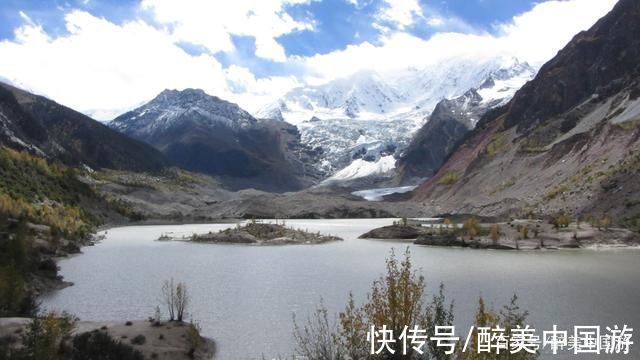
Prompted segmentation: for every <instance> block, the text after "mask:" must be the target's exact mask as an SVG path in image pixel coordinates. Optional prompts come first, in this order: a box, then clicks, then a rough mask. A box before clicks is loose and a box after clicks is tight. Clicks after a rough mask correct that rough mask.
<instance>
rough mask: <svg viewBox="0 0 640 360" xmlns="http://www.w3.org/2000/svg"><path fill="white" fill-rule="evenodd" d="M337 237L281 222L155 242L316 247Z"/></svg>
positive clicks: (260, 223)
mask: <svg viewBox="0 0 640 360" xmlns="http://www.w3.org/2000/svg"><path fill="white" fill-rule="evenodd" d="M342 240H343V239H342V238H340V237H337V236H332V235H324V234H321V233H320V232H316V233H313V232H309V231H308V230H302V229H295V228H293V227H288V226H287V225H286V222H285V221H284V220H281V221H280V223H278V220H276V223H275V224H272V223H262V222H258V221H256V220H251V221H250V222H248V223H247V224H244V225H241V224H237V225H236V227H233V228H228V229H224V230H220V231H218V232H212V231H210V232H208V233H205V234H193V235H191V236H186V237H185V236H171V235H169V234H163V235H161V236H160V238H158V241H190V242H196V243H207V244H247V245H256V246H264V245H316V244H324V243H328V242H334V241H342Z"/></svg>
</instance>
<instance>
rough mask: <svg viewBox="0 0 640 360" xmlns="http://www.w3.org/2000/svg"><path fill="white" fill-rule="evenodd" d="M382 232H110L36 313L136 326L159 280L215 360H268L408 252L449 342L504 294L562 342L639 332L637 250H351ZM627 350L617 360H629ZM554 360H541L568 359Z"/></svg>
mask: <svg viewBox="0 0 640 360" xmlns="http://www.w3.org/2000/svg"><path fill="white" fill-rule="evenodd" d="M392 221H393V219H375V220H371V219H367V220H290V221H288V222H287V225H292V226H294V227H297V228H301V229H308V230H309V231H314V232H315V231H321V232H323V233H330V234H334V235H338V236H340V237H342V238H344V239H345V241H342V242H335V243H330V244H322V245H312V246H308V245H294V246H273V247H257V246H246V245H213V244H195V243H186V242H158V241H155V239H157V238H158V237H159V236H160V235H161V234H162V233H167V232H173V233H175V234H185V235H190V234H192V233H202V232H208V231H210V230H211V231H217V230H219V229H223V228H226V227H229V226H235V225H232V224H231V225H230V224H214V225H202V224H198V225H169V226H131V227H122V228H116V229H110V230H109V231H108V233H107V237H106V239H105V240H103V241H102V242H100V243H99V244H97V245H96V246H93V247H87V248H84V249H83V252H84V254H82V255H77V256H73V257H70V258H66V259H63V260H61V261H60V266H61V274H62V275H63V276H64V277H65V280H67V281H71V282H73V283H74V284H75V285H74V286H71V287H68V288H65V289H63V290H60V291H56V292H54V293H52V294H50V295H48V296H47V297H45V298H44V299H43V306H44V307H45V308H47V309H59V310H67V311H69V312H72V313H74V314H76V315H77V316H79V317H80V318H81V319H86V320H123V321H124V320H126V319H146V318H147V317H149V316H152V315H153V313H154V310H155V307H156V305H159V304H160V293H161V287H162V283H163V281H164V280H165V279H169V278H174V279H175V280H176V281H185V282H186V283H187V285H188V288H189V291H190V293H191V298H192V303H191V308H190V314H191V315H192V317H193V318H194V319H197V320H199V321H200V322H201V325H202V327H203V330H204V334H205V335H207V336H209V337H212V338H214V339H215V340H216V342H217V345H218V353H217V356H216V358H218V359H255V358H261V356H262V355H263V354H264V355H265V356H266V358H272V357H274V356H277V355H286V354H291V352H292V348H293V345H292V341H291V338H292V335H291V333H292V331H291V329H292V314H294V313H295V314H297V316H298V318H299V319H303V318H305V317H306V316H307V314H309V313H310V312H311V311H313V309H314V308H315V307H316V305H317V304H318V303H319V301H320V298H323V300H324V303H325V305H326V306H327V307H328V308H329V309H330V310H331V311H332V312H337V311H340V310H342V309H343V307H344V305H345V304H346V301H347V297H348V293H349V291H352V292H353V293H354V295H355V297H356V300H358V301H362V300H364V299H365V298H366V293H367V291H368V289H369V288H370V286H371V282H372V281H373V280H375V279H376V278H377V277H378V276H379V275H380V274H381V273H382V272H383V271H384V260H385V257H386V256H387V255H388V254H389V251H390V250H391V249H392V248H395V249H396V250H397V252H402V251H403V250H404V249H405V248H406V247H407V246H409V247H410V248H411V254H412V257H413V262H414V265H415V266H416V267H419V268H420V269H421V271H422V273H423V274H424V275H425V277H426V279H427V292H428V297H429V298H430V297H431V294H432V293H433V292H434V291H435V290H437V287H438V284H439V283H440V282H444V283H445V286H446V295H447V297H448V298H449V299H455V313H456V321H455V323H456V325H457V326H459V327H466V329H460V330H459V332H462V333H465V331H467V330H468V326H469V325H470V323H471V320H472V317H473V314H474V313H475V310H476V307H477V301H478V297H479V296H480V295H482V296H483V297H484V298H485V300H486V301H487V302H488V303H489V304H492V305H494V306H495V307H499V306H502V305H504V304H506V303H507V302H508V301H509V299H510V297H511V295H512V294H513V293H514V292H515V293H517V294H518V296H519V298H520V305H521V307H522V308H525V309H527V310H529V312H530V316H529V323H530V324H531V325H532V326H533V327H535V328H536V329H538V330H539V331H540V332H541V331H542V330H550V329H551V326H552V325H553V324H557V325H558V326H559V327H560V328H561V329H562V328H565V329H569V330H571V331H572V330H573V326H574V325H601V326H603V327H604V326H608V325H614V324H619V325H622V324H628V325H630V326H631V327H635V328H638V327H640V311H639V310H638V309H639V308H638V307H639V305H640V282H639V279H640V251H639V250H634V249H629V250H606V251H596V250H563V251H542V252H534V251H531V252H507V251H490V250H471V249H457V248H435V247H424V246H416V245H412V244H411V243H410V242H400V241H379V240H363V239H357V237H358V236H359V235H360V234H362V233H364V232H366V231H368V230H371V229H372V228H375V227H378V226H383V225H388V224H391V223H392ZM163 311H164V309H163ZM465 334H466V333H465ZM634 338H636V336H634ZM638 347H640V344H639V345H638V346H636V347H634V348H633V353H634V355H631V356H630V357H629V358H639V357H640V352H639V351H638ZM563 354H564V355H565V356H563V357H561V356H556V357H552V358H554V359H555V358H574V357H573V356H572V355H571V354H570V353H568V352H567V353H563ZM544 357H545V358H547V356H544ZM603 357H604V358H606V356H603ZM581 358H582V357H581Z"/></svg>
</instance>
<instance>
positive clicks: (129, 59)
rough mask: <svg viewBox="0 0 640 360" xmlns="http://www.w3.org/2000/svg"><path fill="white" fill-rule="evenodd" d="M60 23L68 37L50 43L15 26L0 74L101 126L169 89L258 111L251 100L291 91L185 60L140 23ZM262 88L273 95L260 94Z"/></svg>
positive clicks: (75, 18) (211, 63) (213, 63)
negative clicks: (188, 90) (195, 91)
mask: <svg viewBox="0 0 640 360" xmlns="http://www.w3.org/2000/svg"><path fill="white" fill-rule="evenodd" d="M25 16H26V15H25ZM65 23H66V28H67V31H68V32H69V33H68V34H67V35H65V36H61V37H57V38H55V39H52V38H50V37H49V36H48V35H47V34H46V33H45V32H44V31H43V29H42V27H41V26H39V25H37V24H35V23H33V22H32V21H31V20H30V19H29V21H26V23H25V25H23V26H21V27H19V28H17V29H16V30H15V40H13V41H8V40H5V41H2V42H0V76H1V77H3V78H5V79H8V80H9V81H11V82H12V83H14V84H16V85H18V86H21V87H24V88H27V89H32V90H34V91H36V92H38V93H40V94H43V95H45V96H48V97H50V98H53V99H54V100H56V101H58V102H60V103H63V104H65V105H67V106H70V107H72V108H75V109H78V110H80V111H83V112H85V113H88V114H91V115H93V116H95V117H96V118H98V119H100V120H108V119H111V118H113V117H114V116H115V115H118V114H119V113H121V112H123V111H125V110H128V109H130V108H132V107H134V106H136V105H139V104H141V103H143V102H145V101H148V100H150V99H151V98H153V97H154V96H155V95H157V94H158V93H159V92H160V91H162V90H163V89H166V88H170V89H174V88H175V89H184V88H187V87H192V88H201V89H204V90H205V91H206V92H208V93H210V94H214V95H218V96H220V97H223V98H228V99H233V100H234V101H238V102H240V103H241V104H242V105H245V106H246V107H247V108H252V107H257V106H258V105H254V102H260V103H264V102H265V101H269V100H271V99H272V97H273V96H278V95H281V93H279V92H278V91H277V88H281V87H282V86H284V85H283V84H289V85H288V86H293V85H295V84H293V83H292V82H291V79H289V78H283V79H280V78H279V77H274V78H267V79H255V77H250V78H249V77H245V78H241V77H238V76H237V75H234V74H237V71H236V70H233V69H232V70H227V71H225V70H224V69H223V67H222V65H221V64H220V63H219V62H218V60H216V58H215V57H214V56H212V55H210V54H206V53H204V54H200V55H191V54H188V53H186V52H185V51H184V50H182V49H181V48H180V47H179V46H177V45H176V39H175V35H174V34H173V33H172V32H170V31H168V30H158V29H157V28H156V27H153V26H150V25H149V24H147V23H145V22H143V21H132V22H127V23H124V24H122V25H116V24H113V23H111V22H109V21H107V20H105V19H103V18H98V17H95V16H93V15H91V14H89V13H87V12H83V11H72V12H70V13H68V14H67V15H66V16H65ZM234 69H235V68H234ZM251 76H253V74H251ZM236 81H240V82H241V83H242V86H244V89H245V91H244V93H243V94H238V93H235V92H234V91H233V90H232V88H233V86H236V85H235V82H236ZM267 84H271V86H273V88H274V91H273V92H272V93H268V92H267V91H266V90H265V89H266V88H267V87H268V86H269V85H267ZM253 87H256V91H254V90H253ZM283 91H284V90H283ZM243 95H244V96H243Z"/></svg>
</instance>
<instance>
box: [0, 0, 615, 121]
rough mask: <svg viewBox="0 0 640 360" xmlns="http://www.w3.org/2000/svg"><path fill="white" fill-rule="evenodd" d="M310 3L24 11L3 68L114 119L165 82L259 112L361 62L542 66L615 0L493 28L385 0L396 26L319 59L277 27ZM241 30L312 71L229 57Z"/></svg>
mask: <svg viewBox="0 0 640 360" xmlns="http://www.w3.org/2000/svg"><path fill="white" fill-rule="evenodd" d="M309 1H312V0H261V1H250V0H234V2H233V6H231V4H225V5H224V6H220V3H219V2H213V1H205V0H183V1H180V2H176V1H172V0H143V1H142V3H141V7H140V11H142V12H144V13H145V14H146V15H149V17H145V19H147V20H142V19H138V20H133V21H127V22H124V23H120V24H115V23H113V22H110V21H108V20H106V19H104V18H100V17H97V16H94V15H92V14H90V13H87V12H84V11H78V10H75V11H70V12H68V13H66V15H65V19H64V20H65V24H66V29H67V33H65V34H63V35H59V36H54V35H51V34H47V33H46V32H45V31H44V30H43V28H42V26H40V25H39V24H37V23H36V22H34V21H33V20H32V19H31V18H30V17H29V16H28V14H26V13H24V12H23V13H20V14H19V15H20V16H21V18H22V20H23V25H22V26H20V27H18V28H17V29H15V36H14V38H13V39H10V40H4V41H1V42H0V78H4V79H8V80H9V81H11V82H13V83H15V84H16V85H19V86H22V87H25V88H27V89H32V90H34V91H36V92H38V93H41V94H43V95H46V96H48V97H51V98H52V99H54V100H56V101H58V102H61V103H63V104H65V105H68V106H71V107H73V108H75V109H78V110H80V111H84V112H87V113H90V114H94V115H96V116H97V117H98V118H99V119H103V120H107V119H110V118H112V117H113V116H115V115H117V114H118V113H119V112H122V111H125V110H128V109H130V108H132V107H135V106H137V105H139V104H141V103H143V102H145V101H148V100H150V99H151V98H153V97H154V96H155V95H157V94H158V93H159V92H160V91H162V90H163V89H165V88H175V89H183V88H187V87H193V88H202V89H203V90H205V91H206V92H208V93H210V94H212V95H217V96H219V97H222V98H225V99H229V100H231V101H235V102H238V103H239V104H240V105H241V106H242V107H244V108H246V109H247V110H250V111H251V110H256V109H258V108H259V107H261V106H262V105H263V104H265V103H266V102H269V101H273V100H275V99H277V98H278V97H279V96H281V95H283V94H284V93H285V92H286V91H288V90H290V89H291V88H293V87H295V86H299V85H302V84H304V83H313V84H316V83H320V82H326V81H330V80H332V79H335V78H338V77H343V76H348V75H351V74H353V73H355V72H358V71H361V70H376V71H381V72H385V71H393V70H394V69H401V68H406V67H410V66H411V67H421V66H427V65H430V64H435V63H438V62H439V61H446V60H447V59H449V58H453V57H459V58H464V59H470V60H473V59H478V58H481V57H489V56H498V55H511V56H516V57H518V58H520V59H522V60H526V61H529V62H531V63H532V64H534V65H540V64H541V63H543V62H544V61H546V60H548V59H549V58H551V57H552V56H553V55H554V54H555V52H556V51H558V50H559V49H560V48H561V47H562V46H563V45H564V44H566V42H568V41H569V40H570V38H571V37H572V36H573V35H574V34H575V33H577V32H578V31H580V30H584V29H587V28H588V27H589V26H591V25H592V24H593V23H594V22H595V21H596V20H597V19H598V18H599V17H601V16H603V15H604V14H605V13H606V12H607V11H608V10H609V9H610V8H612V7H613V5H614V3H615V2H616V0H598V1H593V0H566V1H556V0H553V1H546V2H543V3H539V4H537V5H536V6H535V7H534V8H533V9H532V10H530V11H528V12H527V13H524V14H521V15H519V16H516V17H514V18H513V19H512V21H509V22H507V23H504V24H496V25H495V28H494V31H493V32H492V33H491V34H489V33H479V32H477V31H475V30H474V31H472V30H464V29H463V28H464V24H458V25H456V23H455V22H456V21H458V20H456V19H455V18H447V17H442V16H438V14H431V13H429V14H427V15H425V14H424V13H423V10H422V9H421V8H420V5H419V4H418V3H417V1H416V0H404V1H399V0H385V1H386V2H385V4H384V6H382V7H381V8H380V10H379V12H378V13H377V15H376V18H377V19H378V20H379V21H380V22H381V24H382V23H384V26H386V29H387V31H385V32H383V33H382V35H380V38H379V39H377V41H375V42H363V43H360V44H354V45H349V46H347V47H346V48H344V49H342V50H338V51H333V52H329V53H326V54H317V55H314V56H309V57H300V56H287V54H286V51H285V49H284V48H283V47H282V45H281V44H280V43H279V42H278V41H277V39H278V37H279V36H281V35H283V34H287V33H290V32H294V31H303V30H309V29H313V28H314V23H313V21H312V20H308V21H299V20H294V19H293V18H292V17H291V16H290V15H288V14H287V12H286V7H287V6H288V5H292V4H295V3H307V2H309ZM346 1H350V2H352V3H355V4H360V2H361V1H356V0H346ZM418 20H419V21H422V22H423V23H424V24H426V25H428V26H432V27H433V28H437V29H440V30H439V32H437V33H436V34H435V35H433V36H431V37H430V38H429V39H423V38H420V37H417V36H414V35H412V34H410V33H409V32H408V31H407V28H409V27H410V26H411V25H412V24H414V25H415V23H414V22H416V21H418ZM459 21H461V20H459ZM454 25H455V26H454ZM380 26H382V25H380ZM456 26H457V27H456ZM403 29H404V30H403ZM233 35H241V36H251V37H254V38H255V44H256V56H258V57H262V58H265V59H269V60H273V61H284V63H283V64H282V66H283V67H284V68H285V69H287V68H288V69H290V70H291V72H290V73H291V74H293V73H296V74H299V73H301V72H302V75H300V76H293V75H291V76H271V77H256V76H255V74H254V73H253V72H252V71H251V70H250V69H249V68H246V67H241V66H237V65H231V66H227V67H225V66H223V65H222V64H221V63H220V62H219V61H218V60H217V59H216V57H215V56H216V55H215V54H216V53H217V52H220V51H226V52H233V51H234V44H233V42H232V41H231V37H232V36H233ZM185 43H188V44H192V45H196V46H198V47H202V48H205V49H206V50H207V51H204V52H202V53H201V54H193V53H188V52H186V51H185V50H183V48H182V47H181V45H183V44H185ZM284 73H285V74H286V73H287V72H286V71H284Z"/></svg>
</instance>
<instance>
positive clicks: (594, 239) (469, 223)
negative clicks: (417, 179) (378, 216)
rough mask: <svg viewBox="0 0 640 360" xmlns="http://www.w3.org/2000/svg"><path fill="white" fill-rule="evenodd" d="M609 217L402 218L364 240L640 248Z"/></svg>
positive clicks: (639, 239) (507, 247)
mask: <svg viewBox="0 0 640 360" xmlns="http://www.w3.org/2000/svg"><path fill="white" fill-rule="evenodd" d="M609 224H610V222H609V220H607V219H606V218H600V219H591V220H590V221H576V222H571V220H570V219H569V217H568V216H566V215H564V214H559V215H558V216H556V217H554V218H552V219H550V221H548V222H545V221H543V220H532V219H513V220H510V221H507V222H484V223H481V222H480V220H478V219H477V218H475V217H468V218H467V219H466V220H465V221H461V222H452V221H451V220H449V219H447V218H444V219H436V220H430V221H419V220H411V219H407V218H402V219H400V221H396V222H394V224H393V225H389V226H383V227H379V228H376V229H373V230H371V231H369V232H367V233H365V234H362V235H360V237H359V238H361V239H386V240H392V239H401V240H414V244H416V245H428V246H443V247H464V248H472V249H494V250H542V249H550V250H555V249H590V248H630V247H639V246H640V235H639V234H637V233H635V232H633V231H630V230H626V229H622V228H613V227H610V226H609Z"/></svg>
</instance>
